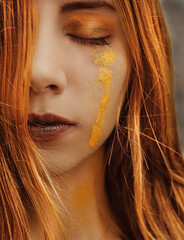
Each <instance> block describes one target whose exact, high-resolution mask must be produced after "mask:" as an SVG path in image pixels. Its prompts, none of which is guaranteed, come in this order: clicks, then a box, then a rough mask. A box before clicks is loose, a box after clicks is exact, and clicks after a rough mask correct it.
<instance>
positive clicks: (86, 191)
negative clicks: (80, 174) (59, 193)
mask: <svg viewBox="0 0 184 240" xmlns="http://www.w3.org/2000/svg"><path fill="white" fill-rule="evenodd" d="M93 182H94V179H93V178H92V177H91V178H90V179H89V180H88V181H87V182H86V183H83V184H81V185H79V186H78V187H76V188H75V190H74V192H73V196H72V205H73V207H75V208H76V209H80V208H83V207H85V206H86V205H88V204H89V203H90V202H91V199H92V196H93Z"/></svg>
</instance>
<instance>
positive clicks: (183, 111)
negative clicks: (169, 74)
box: [160, 0, 184, 153]
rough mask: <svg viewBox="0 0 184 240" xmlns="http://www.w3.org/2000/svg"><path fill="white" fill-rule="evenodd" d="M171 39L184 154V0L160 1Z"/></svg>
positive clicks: (176, 101)
mask: <svg viewBox="0 0 184 240" xmlns="http://www.w3.org/2000/svg"><path fill="white" fill-rule="evenodd" d="M160 2H161V5H162V6H163V11H164V15H165V19H166V23H167V26H168V30H169V33H170V37H171V44H172V56H173V63H174V93H175V103H176V116H177V122H178V132H179V137H180V142H181V146H182V150H183V153H184V0H160Z"/></svg>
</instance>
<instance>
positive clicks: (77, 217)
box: [54, 147, 118, 240]
mask: <svg viewBox="0 0 184 240" xmlns="http://www.w3.org/2000/svg"><path fill="white" fill-rule="evenodd" d="M104 173H105V154H104V148H103V147H102V148H100V149H99V150H98V151H97V152H96V153H95V154H94V155H93V156H92V157H90V158H89V159H87V160H85V161H83V162H82V163H81V164H79V165H78V166H77V167H76V168H74V169H72V170H71V171H70V172H67V173H65V174H62V175H61V176H59V177H57V178H55V179H54V180H55V182H56V186H57V188H58V192H59V195H60V196H61V199H62V201H63V202H64V205H65V206H66V209H67V212H68V214H67V217H66V219H65V221H64V224H65V225H66V228H67V231H68V235H69V239H71V240H86V239H88V240H94V239H95V240H104V239H106V240H108V239H109V240H110V239H111V240H114V239H118V238H116V237H115V235H116V233H117V232H118V231H117V227H116V226H115V224H114V222H112V220H111V214H110V211H109V208H108V205H107V199H106V194H105V186H104ZM111 228H112V229H111Z"/></svg>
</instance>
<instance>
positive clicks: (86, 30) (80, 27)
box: [64, 14, 115, 38]
mask: <svg viewBox="0 0 184 240" xmlns="http://www.w3.org/2000/svg"><path fill="white" fill-rule="evenodd" d="M114 25H115V20H114V19H113V18H112V19H111V18H109V17H107V16H101V15H98V14H80V15H75V16H70V17H69V18H68V19H66V20H65V22H64V31H65V32H66V33H71V34H74V35H77V36H79V37H83V38H100V37H104V36H108V35H112V34H113V30H114Z"/></svg>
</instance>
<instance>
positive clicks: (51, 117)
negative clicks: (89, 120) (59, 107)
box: [28, 113, 76, 125]
mask: <svg viewBox="0 0 184 240" xmlns="http://www.w3.org/2000/svg"><path fill="white" fill-rule="evenodd" d="M34 123H35V124H46V123H61V124H68V125H75V124H76V123H75V122H72V121H70V120H69V119H67V118H64V117H61V116H59V115H56V114H53V113H44V114H41V115H39V114H36V113H30V114H29V116H28V125H32V124H34Z"/></svg>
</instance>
